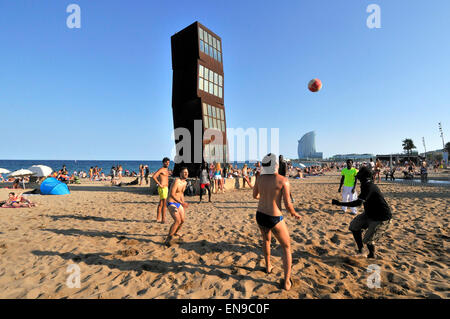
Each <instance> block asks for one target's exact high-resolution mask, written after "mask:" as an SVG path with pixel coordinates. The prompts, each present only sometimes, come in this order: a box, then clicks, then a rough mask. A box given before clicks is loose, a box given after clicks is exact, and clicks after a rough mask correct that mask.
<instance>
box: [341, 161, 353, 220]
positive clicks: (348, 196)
mask: <svg viewBox="0 0 450 319" xmlns="http://www.w3.org/2000/svg"><path fill="white" fill-rule="evenodd" d="M357 173H358V170H357V169H356V168H354V167H353V161H352V160H351V159H348V160H347V167H346V168H344V169H343V170H342V172H341V175H342V177H341V183H340V185H339V190H338V192H339V193H340V192H341V190H342V184H344V189H343V191H342V202H344V203H348V202H352V201H354V200H356V199H357V198H358V194H357V193H356V174H357ZM342 210H343V211H344V213H345V212H346V211H347V207H346V206H342ZM351 214H353V215H356V214H357V210H356V207H352V208H351Z"/></svg>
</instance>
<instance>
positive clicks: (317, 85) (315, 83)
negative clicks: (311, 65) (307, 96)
mask: <svg viewBox="0 0 450 319" xmlns="http://www.w3.org/2000/svg"><path fill="white" fill-rule="evenodd" d="M321 88H322V82H321V81H320V80H319V79H312V80H311V81H309V83H308V89H309V90H310V91H311V92H317V91H320V89H321Z"/></svg>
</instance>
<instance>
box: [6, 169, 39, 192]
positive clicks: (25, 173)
mask: <svg viewBox="0 0 450 319" xmlns="http://www.w3.org/2000/svg"><path fill="white" fill-rule="evenodd" d="M34 174H35V173H33V172H32V171H30V170H28V169H19V170H17V171H14V172H12V173H10V174H9V175H8V176H9V177H26V176H31V175H34ZM22 185H23V188H24V189H25V180H23V179H22Z"/></svg>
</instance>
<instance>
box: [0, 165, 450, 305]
mask: <svg viewBox="0 0 450 319" xmlns="http://www.w3.org/2000/svg"><path fill="white" fill-rule="evenodd" d="M339 179H340V177H339V176H338V175H337V174H336V173H333V174H328V175H327V176H322V177H310V178H306V179H304V180H290V182H291V185H292V190H293V196H294V198H295V200H296V202H295V204H294V206H295V207H296V208H298V209H299V210H300V215H301V219H300V221H295V220H294V219H293V218H291V217H288V214H287V213H286V212H284V213H285V220H286V223H287V225H288V228H289V232H290V235H291V243H292V256H293V271H292V276H293V279H294V287H293V288H292V289H291V290H290V291H284V290H281V286H280V280H281V278H282V276H283V275H282V274H283V270H282V260H281V250H280V247H279V245H278V243H277V242H275V240H273V245H272V254H273V256H272V264H273V266H274V270H273V272H272V273H271V274H266V273H265V272H264V269H263V266H264V260H263V254H262V249H261V244H260V233H259V230H258V228H257V225H256V222H255V213H256V207H257V201H256V200H254V199H252V196H251V191H250V190H249V189H239V190H233V191H227V192H226V193H225V194H219V195H215V196H214V195H213V203H202V204H198V196H195V197H186V198H187V201H188V202H189V203H190V206H189V208H188V210H187V213H186V222H185V224H184V225H183V229H182V231H181V232H182V233H183V234H184V236H183V237H182V239H178V241H177V242H176V243H175V244H174V245H173V246H172V247H169V248H166V247H165V246H163V245H162V243H163V240H164V238H165V236H166V235H167V232H168V228H169V226H170V224H171V222H172V219H171V218H170V215H168V216H167V222H166V224H160V223H156V221H155V219H156V207H157V204H158V196H156V195H148V187H144V186H142V187H139V186H134V187H131V186H130V187H122V188H118V187H111V186H109V185H108V183H107V182H103V183H102V182H97V183H84V184H81V185H73V186H72V185H71V186H70V189H71V194H70V195H66V196H30V197H28V198H29V199H31V200H32V201H34V202H36V203H37V204H38V207H35V208H21V209H0V298H258V299H265V298H449V297H450V283H449V267H448V266H449V248H450V247H449V238H450V237H449V236H450V235H449V211H450V210H449V206H450V205H449V204H450V188H449V187H448V186H443V185H402V184H397V183H391V182H385V181H382V182H381V183H380V184H378V185H379V187H380V189H381V191H382V192H383V193H384V194H385V197H386V200H387V202H388V203H389V204H390V206H391V207H392V210H393V220H392V223H391V226H390V229H389V230H388V232H387V233H386V234H385V236H384V237H383V238H382V240H381V242H380V244H379V245H378V246H377V248H378V250H377V255H378V258H377V259H365V258H357V257H350V256H351V255H352V254H353V253H354V251H355V244H354V241H353V238H352V235H351V233H350V232H349V231H348V225H349V223H350V221H351V220H352V219H353V216H352V215H350V214H349V213H346V214H343V213H342V211H341V210H340V208H339V207H337V206H332V205H331V204H330V202H331V199H332V198H336V199H340V194H339V193H338V192H337V189H338V183H339ZM9 191H10V190H8V189H4V188H2V189H0V199H6V198H7V194H8V192H9ZM358 191H359V186H358ZM361 210H362V208H359V211H361ZM167 214H168V213H167ZM71 264H77V265H78V266H79V268H80V271H81V286H80V288H69V287H68V286H67V284H66V281H67V278H68V277H69V275H70V273H68V272H67V269H68V266H69V265H71ZM369 265H377V266H379V268H380V275H381V278H380V279H381V287H380V288H369V287H368V285H367V279H368V277H369V276H370V272H368V271H367V268H368V266H369Z"/></svg>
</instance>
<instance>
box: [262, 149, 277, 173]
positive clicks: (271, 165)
mask: <svg viewBox="0 0 450 319" xmlns="http://www.w3.org/2000/svg"><path fill="white" fill-rule="evenodd" d="M261 167H262V171H261V175H269V174H275V173H277V172H278V159H277V156H276V155H275V154H273V153H269V154H267V155H266V156H264V158H263V160H262V161H261Z"/></svg>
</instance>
